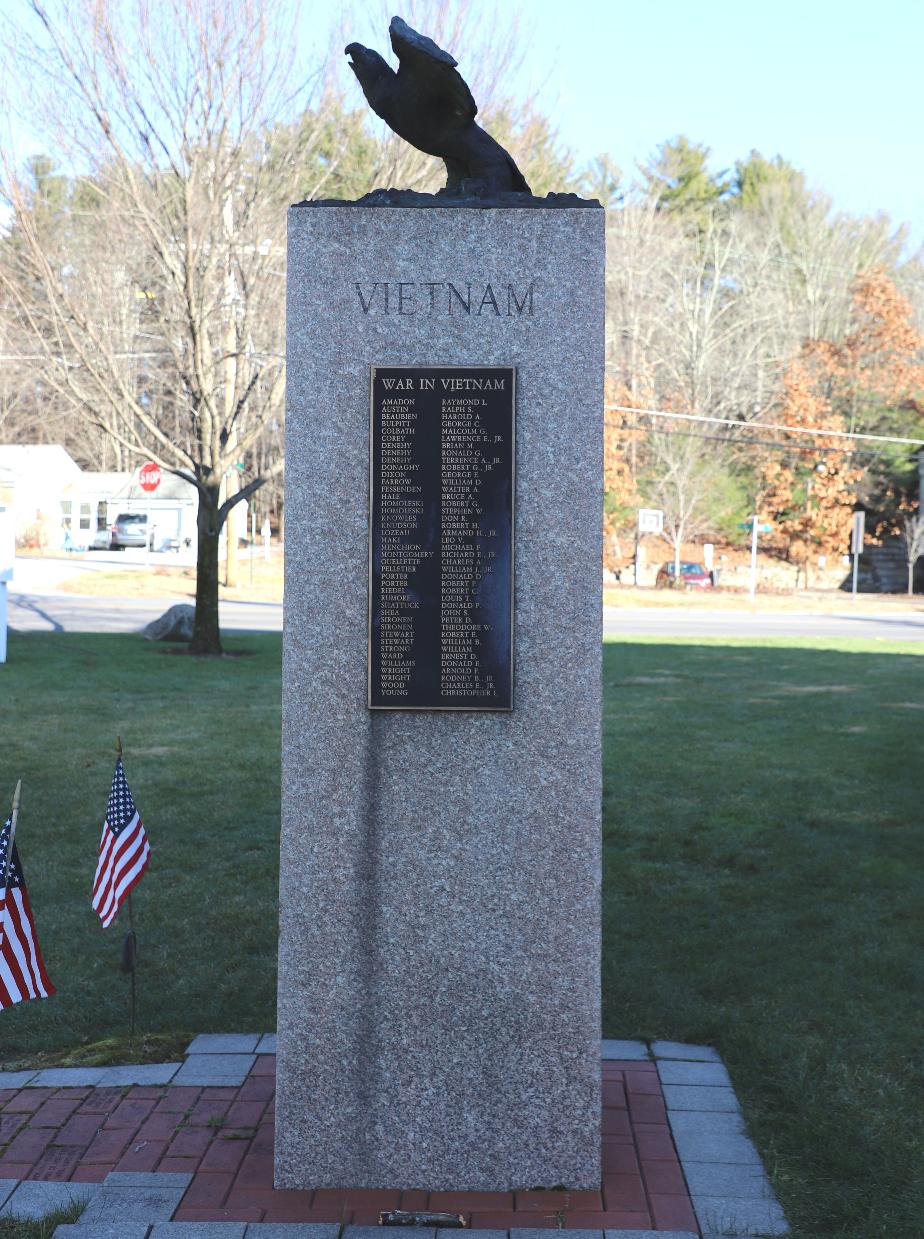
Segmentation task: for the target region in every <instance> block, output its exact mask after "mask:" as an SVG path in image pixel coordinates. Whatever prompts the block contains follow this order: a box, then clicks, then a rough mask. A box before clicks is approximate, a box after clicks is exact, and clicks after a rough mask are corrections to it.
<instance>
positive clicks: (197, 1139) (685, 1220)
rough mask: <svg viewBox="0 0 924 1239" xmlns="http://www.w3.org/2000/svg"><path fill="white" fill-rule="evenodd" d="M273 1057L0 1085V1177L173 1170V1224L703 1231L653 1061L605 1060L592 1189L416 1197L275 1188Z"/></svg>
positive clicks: (92, 1178) (89, 1177) (85, 1177)
mask: <svg viewBox="0 0 924 1239" xmlns="http://www.w3.org/2000/svg"><path fill="white" fill-rule="evenodd" d="M275 1073H276V1060H275V1057H274V1056H273V1055H270V1054H262V1055H258V1056H257V1057H256V1059H255V1061H254V1063H253V1066H252V1068H251V1070H250V1072H249V1074H248V1075H247V1077H246V1079H245V1080H244V1082H243V1084H242V1085H240V1086H239V1087H227V1088H226V1087H185V1086H181V1085H169V1086H156V1085H151V1086H134V1087H125V1088H57V1089H56V1088H21V1089H18V1090H16V1089H0V1179H45V1180H70V1181H77V1182H90V1183H101V1182H102V1181H103V1180H104V1179H105V1177H106V1175H107V1174H109V1172H110V1171H112V1170H116V1171H155V1172H167V1171H174V1172H176V1171H180V1172H185V1173H187V1174H192V1176H193V1178H192V1181H191V1183H190V1185H189V1187H188V1188H187V1190H186V1192H185V1195H184V1196H183V1198H182V1200H181V1202H180V1205H179V1207H178V1208H177V1210H176V1213H175V1214H174V1218H175V1220H176V1221H184V1220H185V1221H237V1222H261V1221H266V1222H277V1221H278V1222H296V1221H298V1222H301V1221H305V1222H339V1223H353V1224H358V1225H367V1224H375V1223H376V1222H377V1221H378V1214H379V1210H380V1209H393V1208H403V1209H434V1210H440V1211H452V1212H457V1213H463V1214H465V1215H466V1218H467V1220H468V1222H469V1224H470V1225H471V1226H473V1227H479V1228H485V1229H497V1230H504V1229H508V1228H510V1227H519V1226H529V1227H545V1228H550V1229H551V1228H554V1227H558V1226H561V1225H562V1224H564V1226H566V1227H568V1228H574V1227H582V1228H586V1229H591V1230H603V1229H607V1228H610V1229H615V1228H625V1229H636V1230H649V1229H650V1230H667V1231H692V1232H696V1231H697V1229H698V1228H697V1224H696V1219H695V1216H694V1212H693V1208H692V1205H691V1202H690V1197H689V1194H688V1192H687V1187H686V1183H685V1181H684V1175H683V1171H682V1169H681V1165H680V1161H679V1160H678V1157H677V1151H676V1149H675V1146H674V1141H673V1138H672V1136H671V1128H670V1126H669V1124H668V1120H667V1113H666V1110H665V1104H664V1096H663V1093H662V1089H661V1083H660V1079H659V1076H658V1071H657V1068H656V1066H655V1064H654V1063H652V1062H643V1061H634V1060H625V1061H621V1060H612V1059H610V1060H606V1061H604V1063H603V1107H604V1108H603V1182H602V1184H601V1188H600V1191H598V1192H594V1191H573V1192H552V1191H542V1192H532V1191H523V1192H430V1193H427V1192H422V1191H398V1190H395V1191H361V1190H351V1189H348V1188H344V1189H342V1190H341V1189H337V1190H334V1189H326V1188H325V1189H319V1190H317V1191H290V1190H284V1191H277V1190H275V1189H274V1188H273V1121H274V1096H275V1086H276V1074H275Z"/></svg>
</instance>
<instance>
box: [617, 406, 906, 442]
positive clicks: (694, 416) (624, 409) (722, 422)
mask: <svg viewBox="0 0 924 1239" xmlns="http://www.w3.org/2000/svg"><path fill="white" fill-rule="evenodd" d="M603 407H604V409H606V410H607V411H609V412H613V413H637V414H640V415H642V416H643V417H665V418H670V419H673V420H676V421H681V422H708V423H710V424H711V425H715V426H734V427H735V429H736V430H778V431H782V432H783V433H784V434H796V435H812V436H813V437H814V436H816V435H823V436H824V437H825V438H828V439H851V440H858V439H863V440H866V441H868V442H874V443H901V444H905V445H906V446H910V447H924V439H903V438H900V437H898V436H897V435H871V434H861V433H860V432H859V431H853V430H821V429H820V428H819V429H813V428H812V427H811V426H783V425H780V423H778V422H739V421H736V420H735V419H734V418H731V417H707V416H706V415H705V414H704V413H675V412H672V411H671V410H668V409H639V408H636V407H635V406H634V405H630V404H605V405H604V406H603Z"/></svg>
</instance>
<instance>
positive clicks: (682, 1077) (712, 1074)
mask: <svg viewBox="0 0 924 1239" xmlns="http://www.w3.org/2000/svg"><path fill="white" fill-rule="evenodd" d="M658 1075H659V1076H660V1077H661V1083H662V1084H701V1085H719V1086H720V1087H722V1088H731V1079H730V1078H729V1074H728V1072H727V1071H726V1069H725V1067H724V1065H723V1064H722V1063H685V1062H678V1061H676V1060H675V1059H665V1058H659V1059H658Z"/></svg>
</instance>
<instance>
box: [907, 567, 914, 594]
mask: <svg viewBox="0 0 924 1239" xmlns="http://www.w3.org/2000/svg"><path fill="white" fill-rule="evenodd" d="M913 594H914V560H913V559H909V560H908V597H909V598H910V597H911V596H912V595H913Z"/></svg>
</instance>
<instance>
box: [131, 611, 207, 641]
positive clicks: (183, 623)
mask: <svg viewBox="0 0 924 1239" xmlns="http://www.w3.org/2000/svg"><path fill="white" fill-rule="evenodd" d="M195 621H196V608H195V607H191V606H190V605H189V604H188V603H186V602H180V603H177V605H176V606H175V607H170V608H169V610H167V611H165V612H164V613H163V615H162V616H161V617H160V618H159V619H156V620H151V622H150V624H148V626H147V627H146V628H143V629H142V630H141V635H142V636H143V637H145V638H146V639H147V640H148V641H191V640H192V634H193V624H194V623H195Z"/></svg>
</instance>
